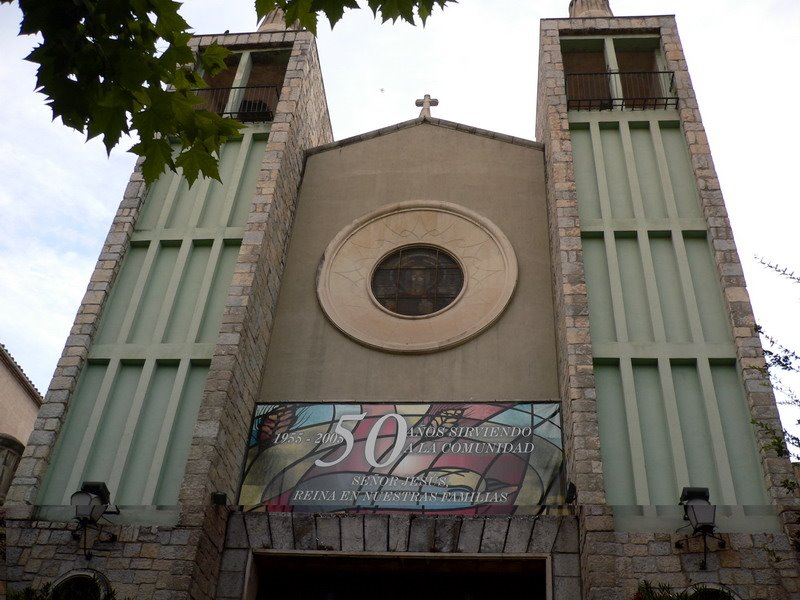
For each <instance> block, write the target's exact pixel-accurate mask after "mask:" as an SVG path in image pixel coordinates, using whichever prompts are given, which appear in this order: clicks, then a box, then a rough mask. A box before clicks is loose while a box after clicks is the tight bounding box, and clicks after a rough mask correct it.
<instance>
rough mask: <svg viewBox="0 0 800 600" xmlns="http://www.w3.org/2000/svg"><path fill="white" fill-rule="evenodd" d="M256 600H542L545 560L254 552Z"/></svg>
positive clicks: (543, 594) (545, 586)
mask: <svg viewBox="0 0 800 600" xmlns="http://www.w3.org/2000/svg"><path fill="white" fill-rule="evenodd" d="M254 558H255V563H254V567H255V570H256V574H257V581H258V584H257V586H258V591H257V594H256V596H255V597H256V599H257V600H276V599H280V600H345V599H346V600H368V599H369V600H375V599H376V598H380V600H408V599H413V600H496V599H497V598H503V597H508V596H509V595H510V594H512V590H525V596H524V597H525V598H526V600H546V598H547V574H546V571H547V568H546V567H547V561H546V560H545V559H543V558H518V557H514V558H500V557H486V558H483V557H476V556H458V555H455V556H453V555H445V554H441V555H430V554H422V555H413V554H398V555H394V556H387V555H381V556H376V555H352V554H351V555H344V556H342V555H340V554H338V553H333V552H332V553H330V554H321V553H316V554H299V553H298V554H295V553H293V554H278V553H263V554H262V553H258V554H256V556H255V557H254Z"/></svg>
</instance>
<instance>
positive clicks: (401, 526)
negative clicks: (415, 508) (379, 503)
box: [389, 515, 411, 552]
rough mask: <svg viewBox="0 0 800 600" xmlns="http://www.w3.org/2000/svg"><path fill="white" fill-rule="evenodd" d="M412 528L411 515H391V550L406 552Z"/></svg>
mask: <svg viewBox="0 0 800 600" xmlns="http://www.w3.org/2000/svg"><path fill="white" fill-rule="evenodd" d="M410 530H411V517H410V515H389V552H405V551H406V550H408V535H409V533H410Z"/></svg>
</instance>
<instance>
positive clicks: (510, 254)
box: [317, 200, 518, 353]
mask: <svg viewBox="0 0 800 600" xmlns="http://www.w3.org/2000/svg"><path fill="white" fill-rule="evenodd" d="M410 245H427V246H433V247H439V248H442V249H443V250H445V251H447V252H448V253H449V254H451V255H452V256H453V257H454V258H456V260H457V261H458V262H459V263H460V264H461V266H462V268H463V269H464V287H463V289H462V292H461V294H460V296H459V297H458V298H457V299H456V300H455V301H454V302H453V303H452V304H450V305H449V306H448V307H446V309H443V310H440V311H438V312H436V313H432V314H431V315H426V316H424V317H423V318H414V319H408V318H407V317H403V316H402V315H394V314H392V313H390V312H389V311H387V310H385V309H383V308H382V307H380V306H379V304H378V303H377V301H376V300H375V299H374V297H373V295H372V291H371V289H370V288H371V277H372V273H373V271H374V269H375V266H376V265H377V264H378V263H379V262H380V261H381V260H382V259H383V258H385V257H386V256H387V255H388V254H389V253H390V252H392V251H394V250H397V249H399V248H401V247H403V246H410ZM517 277H518V266H517V259H516V255H515V253H514V249H513V247H512V246H511V242H510V241H509V240H508V238H507V237H506V236H505V234H503V232H502V231H501V230H500V228H499V227H497V225H495V224H494V223H492V222H491V221H490V220H489V219H487V218H486V217H484V216H483V215H480V214H479V213H477V212H475V211H473V210H470V209H467V208H465V207H463V206H460V205H457V204H454V203H450V202H444V201H436V200H407V201H403V202H398V203H393V204H389V205H385V206H382V207H380V208H378V209H377V210H374V211H371V212H369V213H367V214H365V215H362V216H361V217H359V218H357V219H356V220H354V221H353V222H351V223H350V224H349V225H347V226H346V227H344V228H343V229H342V230H341V231H339V233H338V234H337V235H336V236H335V237H334V238H333V240H332V241H331V242H330V244H329V245H328V247H327V249H326V250H325V253H324V254H323V256H322V260H321V262H320V266H319V269H318V271H317V298H318V300H319V303H320V306H321V308H322V310H323V312H324V313H325V315H326V316H327V317H328V319H329V320H330V322H331V323H332V324H333V325H334V326H335V327H336V328H337V329H339V330H340V331H341V332H342V333H344V334H345V335H347V336H348V337H350V338H351V339H353V340H355V341H356V342H358V343H360V344H362V345H365V346H367V347H370V348H374V349H378V350H383V351H388V352H398V353H425V352H436V351H439V350H444V349H447V348H452V347H454V346H457V345H459V344H462V343H464V342H466V341H467V340H469V339H472V338H474V337H475V336H477V335H479V334H480V333H482V332H483V331H485V330H486V329H487V328H488V327H490V326H491V325H492V324H493V323H494V322H495V321H496V320H497V319H498V318H499V317H500V315H501V314H502V313H503V312H504V310H505V308H506V307H507V305H508V303H509V302H510V300H511V297H512V296H513V293H514V289H515V288H516V283H517Z"/></svg>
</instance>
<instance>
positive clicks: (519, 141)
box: [306, 117, 544, 156]
mask: <svg viewBox="0 0 800 600" xmlns="http://www.w3.org/2000/svg"><path fill="white" fill-rule="evenodd" d="M424 124H428V125H433V126H435V127H442V128H444V129H452V130H455V131H462V132H464V133H471V134H473V135H478V136H480V137H486V138H489V139H493V140H498V141H501V142H507V143H509V144H515V145H517V146H525V147H528V148H536V149H537V150H544V144H542V143H541V142H534V141H533V140H528V139H525V138H520V137H515V136H512V135H507V134H505V133H497V132H496V131H489V130H488V129H481V128H479V127H472V126H471V125H464V124H463V123H456V122H455V121H447V120H445V119H437V118H433V117H417V118H416V119H411V120H410V121H403V122H402V123H396V124H394V125H389V126H388V127H381V128H380V129H374V130H372V131H368V132H366V133H362V134H360V135H355V136H352V137H348V138H345V139H343V140H338V141H335V142H330V143H328V144H323V145H321V146H315V147H313V148H308V149H307V150H306V156H311V155H314V154H319V153H321V152H327V151H328V150H333V149H335V148H342V147H344V146H350V145H351V144H356V143H358V142H365V141H367V140H371V139H375V138H377V137H381V136H384V135H388V134H390V133H394V132H396V131H401V130H403V129H410V128H412V127H416V126H418V125H424Z"/></svg>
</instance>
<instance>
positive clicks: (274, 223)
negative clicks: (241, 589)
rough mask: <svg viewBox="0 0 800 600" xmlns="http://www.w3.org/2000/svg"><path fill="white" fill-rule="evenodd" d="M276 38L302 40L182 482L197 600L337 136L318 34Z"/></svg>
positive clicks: (212, 571)
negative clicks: (308, 181)
mask: <svg viewBox="0 0 800 600" xmlns="http://www.w3.org/2000/svg"><path fill="white" fill-rule="evenodd" d="M274 35H283V36H284V37H289V36H292V35H294V36H296V37H295V39H294V46H293V48H292V54H291V58H290V60H289V64H288V66H287V70H286V77H285V80H284V86H283V89H282V91H281V97H280V101H279V102H278V107H277V110H276V111H275V119H274V122H273V125H272V129H271V131H270V136H269V140H268V142H267V147H266V150H265V152H264V158H263V162H262V165H261V172H260V174H259V179H258V183H257V185H256V196H255V198H254V200H253V205H252V207H251V210H250V215H249V217H248V220H247V225H246V228H245V234H244V239H243V241H242V248H241V251H240V253H239V258H238V261H237V264H236V268H235V271H234V275H233V281H232V283H231V287H230V289H229V292H228V299H227V303H226V306H225V311H224V314H223V318H222V326H221V329H220V337H219V339H218V342H217V347H216V350H215V354H214V357H213V359H212V361H211V368H210V370H209V375H208V381H207V383H206V392H205V394H204V397H203V403H202V405H201V407H200V412H199V415H198V420H197V424H196V426H195V433H194V437H193V439H192V446H191V449H190V453H189V459H188V462H187V465H186V474H185V476H184V480H183V483H182V485H181V492H180V502H181V505H182V507H183V515H182V524H184V525H188V526H202V527H203V531H204V534H203V536H202V538H201V546H200V555H199V556H198V561H197V565H196V568H195V573H194V577H193V580H192V584H193V585H192V593H191V597H193V598H206V597H208V598H210V597H213V590H214V587H215V585H216V568H217V564H218V562H219V552H220V550H221V547H222V541H223V534H224V527H225V520H224V517H225V511H224V510H223V509H219V508H215V507H212V506H210V498H211V494H212V493H213V492H218V491H219V492H224V493H225V494H226V495H227V497H228V498H229V499H230V501H231V502H234V501H235V499H236V494H237V486H238V482H239V476H240V468H241V464H242V462H243V461H244V452H245V444H246V440H247V436H248V433H249V428H250V419H251V417H252V414H253V408H254V405H255V401H256V400H255V399H256V397H257V394H258V389H259V387H260V385H261V376H262V373H263V371H264V362H265V360H266V356H267V350H268V348H269V340H270V333H271V331H272V323H273V318H274V313H275V307H276V305H277V301H278V292H279V290H280V281H281V276H282V275H283V267H284V264H285V260H286V249H287V247H288V242H289V236H290V232H291V227H292V223H293V221H294V213H295V208H296V203H297V191H298V188H299V185H300V180H301V177H302V173H303V166H304V158H305V154H304V153H305V150H306V149H308V148H310V147H314V146H318V145H320V144H324V143H328V142H330V141H332V139H333V135H332V133H331V128H330V120H329V117H328V109H327V104H326V101H325V91H324V88H323V83H322V75H321V71H320V67H319V59H318V57H317V52H316V45H315V40H314V38H313V36H312V35H311V34H309V33H303V32H299V33H297V34H293V33H290V32H287V33H285V34H274ZM200 43H201V44H203V40H202V39H201V41H200Z"/></svg>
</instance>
